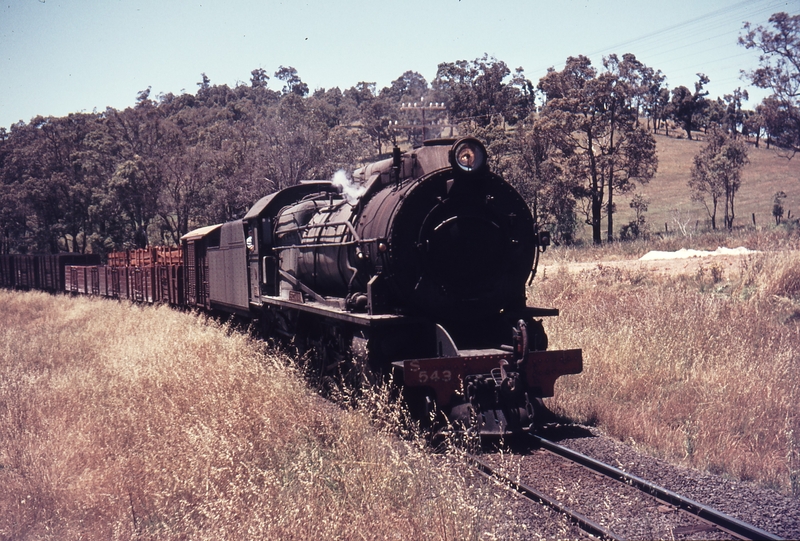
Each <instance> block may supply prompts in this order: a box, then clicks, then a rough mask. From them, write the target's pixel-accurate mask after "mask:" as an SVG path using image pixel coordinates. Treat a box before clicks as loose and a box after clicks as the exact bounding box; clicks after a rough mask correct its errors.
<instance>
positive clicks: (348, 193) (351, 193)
mask: <svg viewBox="0 0 800 541" xmlns="http://www.w3.org/2000/svg"><path fill="white" fill-rule="evenodd" d="M332 184H333V185H334V186H335V187H336V188H339V191H340V192H342V195H344V198H345V199H347V202H348V203H350V204H351V205H355V204H356V202H358V199H359V197H361V196H362V195H364V192H365V191H366V188H365V187H364V186H361V185H360V184H356V183H354V182H353V181H352V180H351V179H349V178H347V174H346V173H345V172H344V170H343V169H339V170H338V171H336V173H335V174H334V175H333V180H332Z"/></svg>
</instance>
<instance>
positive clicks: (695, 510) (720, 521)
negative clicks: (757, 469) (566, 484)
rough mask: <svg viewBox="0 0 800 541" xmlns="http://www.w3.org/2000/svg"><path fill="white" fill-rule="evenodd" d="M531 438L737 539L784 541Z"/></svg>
mask: <svg viewBox="0 0 800 541" xmlns="http://www.w3.org/2000/svg"><path fill="white" fill-rule="evenodd" d="M531 437H532V438H533V440H534V442H535V443H536V444H538V445H539V446H540V447H541V448H543V449H546V450H548V451H550V452H551V453H554V454H557V455H559V456H562V457H564V458H566V459H568V460H570V461H572V462H575V463H577V464H580V465H582V466H584V467H586V468H589V469H590V470H592V471H594V472H596V473H599V474H601V475H604V476H606V477H609V478H612V479H616V480H617V481H622V482H624V483H626V484H628V485H630V486H633V487H635V488H637V489H639V490H641V491H642V492H644V493H646V494H649V495H651V496H653V497H654V498H656V499H658V500H661V501H663V502H665V503H668V504H670V505H673V506H675V507H677V508H678V509H681V510H683V511H686V512H687V513H689V514H691V515H694V516H696V517H698V518H699V519H701V520H703V521H705V522H707V523H709V524H712V525H714V526H716V527H717V528H719V529H721V530H723V531H725V532H727V533H729V534H731V535H733V536H735V537H737V538H738V539H764V540H770V541H771V540H775V541H781V540H782V539H783V538H782V537H778V536H776V535H773V534H771V533H769V532H767V531H765V530H762V529H761V528H758V527H757V526H754V525H752V524H748V523H746V522H743V521H741V520H739V519H736V518H733V517H732V516H730V515H726V514H725V513H722V512H721V511H717V510H716V509H713V508H711V507H709V506H707V505H704V504H702V503H699V502H697V501H695V500H692V499H690V498H685V497H683V496H681V495H680V494H677V493H675V492H672V491H671V490H667V489H665V488H662V487H660V486H658V485H655V484H653V483H651V482H649V481H645V480H644V479H642V478H641V477H637V476H636V475H633V474H630V473H626V472H624V471H622V470H620V469H618V468H615V467H613V466H610V465H608V464H605V463H603V462H600V461H599V460H595V459H594V458H591V457H588V456H586V455H584V454H582V453H579V452H577V451H574V450H572V449H569V448H567V447H564V446H562V445H558V444H557V443H553V442H552V441H549V440H546V439H544V438H542V437H541V436H537V435H535V434H532V435H531Z"/></svg>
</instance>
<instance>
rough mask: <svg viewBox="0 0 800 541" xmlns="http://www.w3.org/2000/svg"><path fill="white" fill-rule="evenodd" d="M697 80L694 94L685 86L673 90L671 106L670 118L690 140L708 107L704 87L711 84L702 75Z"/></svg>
mask: <svg viewBox="0 0 800 541" xmlns="http://www.w3.org/2000/svg"><path fill="white" fill-rule="evenodd" d="M697 78H698V80H697V82H696V83H695V84H694V92H692V91H691V90H689V89H688V88H686V87H685V86H679V87H677V88H673V89H672V99H671V100H670V105H669V107H670V109H669V112H670V116H671V117H672V119H673V120H675V122H677V123H678V124H680V125H681V126H682V127H683V130H684V131H685V132H686V137H688V138H689V139H691V138H692V130H695V129H697V120H698V119H699V118H700V117H701V116H702V115H703V113H704V112H705V110H706V108H707V107H708V103H707V102H706V99H705V97H706V96H707V95H708V92H707V91H704V90H703V87H704V86H705V85H707V84H708V83H709V78H708V77H706V76H705V75H703V74H702V73H698V74H697Z"/></svg>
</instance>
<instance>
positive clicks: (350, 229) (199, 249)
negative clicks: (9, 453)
mask: <svg viewBox="0 0 800 541" xmlns="http://www.w3.org/2000/svg"><path fill="white" fill-rule="evenodd" d="M352 182H353V184H352V185H346V184H345V183H342V182H338V181H308V182H302V183H300V184H298V185H296V186H292V187H289V188H286V189H284V190H281V191H278V192H275V193H272V194H269V195H267V196H266V197H264V198H262V199H260V200H259V201H258V202H257V203H255V205H253V207H252V208H251V209H250V210H249V212H247V214H246V215H245V216H244V218H242V219H241V220H235V221H232V222H228V223H224V224H217V225H212V226H208V227H203V228H200V229H196V230H194V231H191V232H189V233H187V234H186V235H185V236H184V237H183V239H182V242H183V247H182V249H183V254H182V262H181V264H180V265H178V266H175V265H171V266H167V267H175V268H169V269H168V270H167V271H164V269H163V268H155V270H153V269H151V270H150V272H151V273H153V277H152V278H151V279H150V280H151V283H152V284H153V285H152V287H151V289H152V290H153V291H152V292H151V293H150V294H148V293H147V292H145V293H142V294H138V295H137V296H136V298H137V299H138V300H159V299H163V300H165V301H166V302H170V303H172V304H180V305H184V306H189V307H198V308H203V309H208V310H216V311H222V312H226V313H231V314H238V315H240V316H244V317H246V318H251V319H252V320H254V321H256V322H257V323H258V325H259V326H261V327H263V329H264V330H265V332H267V333H269V334H272V335H283V336H285V337H289V338H291V339H293V340H295V341H296V342H297V343H298V344H300V345H302V346H305V347H312V348H313V349H314V350H315V351H316V354H317V357H318V363H319V370H320V376H322V377H326V376H331V377H336V376H337V375H341V374H342V372H345V371H348V372H350V373H353V372H357V373H362V372H363V373H364V374H367V375H371V376H375V375H378V374H386V373H387V372H389V371H393V372H394V373H395V374H396V375H397V376H398V379H399V380H400V382H401V383H402V384H403V389H404V393H405V396H406V398H407V400H408V402H409V405H410V406H411V407H412V409H413V410H416V411H418V412H420V413H422V414H424V413H426V412H427V413H430V412H431V411H433V409H438V410H440V411H442V412H443V413H444V414H446V415H447V416H448V417H449V418H450V419H451V420H454V421H457V422H460V423H462V424H463V425H466V426H469V427H472V428H473V429H475V430H477V431H479V432H480V433H481V434H484V435H506V434H514V433H520V432H524V431H527V430H530V428H531V427H532V425H533V422H534V416H535V409H536V406H537V404H538V399H540V398H542V397H547V396H552V395H553V386H554V383H555V380H556V379H557V378H558V377H560V376H562V375H565V374H576V373H579V372H580V371H581V370H582V355H581V351H580V350H561V351H548V350H546V348H547V336H546V335H545V333H544V329H543V326H542V323H541V319H536V318H541V317H545V316H556V315H558V310H556V309H544V308H532V307H529V306H527V304H526V294H525V289H526V285H527V283H528V280H529V277H532V276H533V273H534V272H535V266H536V263H537V262H538V256H539V253H540V252H541V251H543V250H544V249H545V248H546V246H547V245H548V244H549V235H548V234H547V233H546V232H539V231H538V230H537V227H536V224H535V222H534V218H533V216H532V215H531V212H530V210H529V209H528V207H527V205H526V203H525V201H524V200H523V199H522V197H521V196H520V195H519V194H518V193H517V192H516V190H514V188H513V187H512V186H510V185H509V184H508V183H507V182H505V181H504V180H503V179H502V178H501V177H500V176H498V175H496V174H494V173H492V172H491V171H490V170H489V167H488V162H487V153H486V149H485V147H484V146H483V145H482V144H481V143H480V142H479V141H478V140H476V139H474V138H462V139H459V140H453V139H441V140H432V141H427V142H426V143H425V144H424V145H423V146H421V147H417V148H415V149H413V150H412V151H410V152H405V153H403V152H401V151H400V149H398V148H395V149H394V152H393V155H392V157H391V158H389V159H386V160H383V161H379V162H376V163H373V164H370V165H368V166H366V167H363V168H361V169H358V170H357V171H355V172H354V173H353V179H352ZM5 257H8V256H5ZM28 257H29V256H28ZM162 267H165V266H162ZM87 269H90V270H87ZM91 269H94V270H91ZM112 270H113V269H112ZM90 271H91V272H90ZM119 272H120V271H119V270H118V271H117V273H119ZM124 272H125V276H126V277H128V275H129V274H131V276H134V275H135V272H133V271H130V270H127V269H126V270H125V271H124ZM76 273H77V274H76ZM2 274H3V267H2V266H0V283H3V276H2ZM63 275H64V276H68V277H69V279H67V278H65V281H66V282H68V283H66V284H65V286H64V287H65V289H67V290H72V291H78V290H80V291H85V292H87V293H89V292H90V291H89V289H90V287H89V285H88V283H89V282H91V283H92V285H91V292H94V293H95V294H98V293H99V294H105V295H108V296H121V295H120V285H119V283H120V282H121V281H120V280H119V277H117V279H116V290H115V289H114V284H115V282H114V278H113V272H111V271H109V267H108V266H106V267H100V266H99V265H95V264H94V263H92V264H90V265H87V266H84V267H77V266H74V265H73V266H70V267H69V272H64V274H63ZM156 275H158V276H162V275H163V276H167V281H168V283H167V284H166V285H165V286H164V287H163V288H160V289H163V291H164V292H165V293H162V294H159V287H158V286H157V285H156V284H157V283H158V282H159V280H158V279H157V277H156ZM124 281H125V282H128V283H131V284H133V281H132V279H127V278H126V280H124ZM78 282H80V283H81V286H80V287H77V283H78ZM143 283H147V280H144V282H143ZM161 283H163V280H162V281H161ZM5 285H8V284H5ZM173 289H174V290H176V291H177V293H174V292H172V290H173ZM128 290H131V291H134V290H136V286H129V287H127V289H126V291H128ZM123 296H124V295H123ZM127 296H128V297H129V298H133V297H134V296H133V295H131V294H129V295H127Z"/></svg>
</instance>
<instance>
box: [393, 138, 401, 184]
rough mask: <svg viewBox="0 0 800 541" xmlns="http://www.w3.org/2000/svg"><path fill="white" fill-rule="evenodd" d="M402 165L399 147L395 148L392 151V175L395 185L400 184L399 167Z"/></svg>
mask: <svg viewBox="0 0 800 541" xmlns="http://www.w3.org/2000/svg"><path fill="white" fill-rule="evenodd" d="M402 164H403V158H402V155H401V153H400V147H397V146H395V147H394V148H393V149H392V175H393V176H394V182H395V184H400V166H401V165H402Z"/></svg>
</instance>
